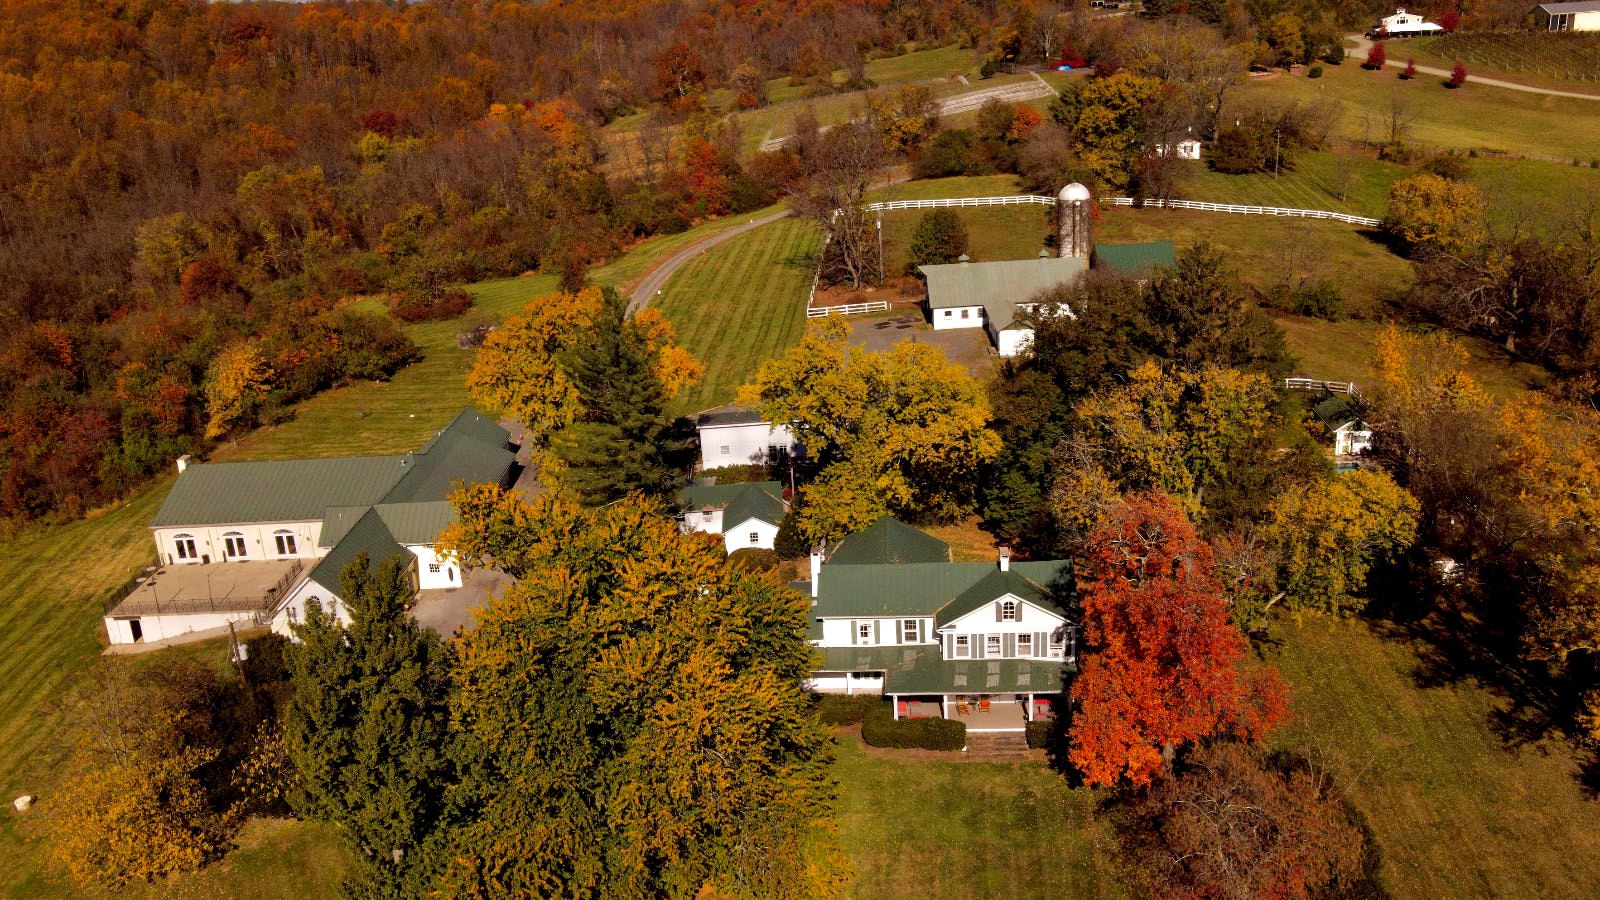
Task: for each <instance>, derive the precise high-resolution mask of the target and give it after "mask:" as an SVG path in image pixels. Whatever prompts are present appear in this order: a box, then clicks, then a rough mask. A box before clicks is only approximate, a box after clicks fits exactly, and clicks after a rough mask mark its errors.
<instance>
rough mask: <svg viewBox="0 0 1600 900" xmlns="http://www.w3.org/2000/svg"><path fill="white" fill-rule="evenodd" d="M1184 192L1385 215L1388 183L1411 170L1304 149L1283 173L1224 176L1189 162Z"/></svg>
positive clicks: (1221, 199)
mask: <svg viewBox="0 0 1600 900" xmlns="http://www.w3.org/2000/svg"><path fill="white" fill-rule="evenodd" d="M1185 170H1186V171H1185V173H1184V177H1183V188H1182V192H1181V194H1180V196H1182V197H1183V198H1184V199H1188V200H1205V201H1208V202H1211V203H1248V204H1252V205H1256V206H1286V207H1290V208H1293V209H1326V210H1331V211H1333V212H1342V213H1350V214H1351V215H1357V216H1372V217H1374V218H1382V217H1383V213H1384V210H1385V209H1386V208H1387V207H1388V205H1389V187H1390V186H1391V185H1393V184H1394V183H1395V182H1396V181H1398V180H1400V179H1401V178H1405V177H1406V176H1407V175H1409V174H1411V172H1410V170H1409V169H1407V168H1406V167H1405V166H1400V165H1396V164H1394V163H1388V162H1381V161H1379V160H1377V159H1375V158H1373V157H1371V156H1369V155H1366V154H1360V153H1346V152H1338V153H1335V152H1328V151H1319V152H1316V153H1306V154H1303V155H1302V156H1300V157H1299V158H1297V159H1296V160H1295V161H1294V167H1293V168H1290V169H1284V170H1283V172H1282V173H1281V174H1279V175H1276V176H1275V175H1273V173H1271V172H1258V173H1252V174H1249V175H1225V174H1223V173H1221V172H1215V171H1212V170H1211V168H1210V167H1209V166H1207V165H1206V164H1205V163H1203V162H1191V163H1186V164H1185Z"/></svg>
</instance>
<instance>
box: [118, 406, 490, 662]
mask: <svg viewBox="0 0 1600 900" xmlns="http://www.w3.org/2000/svg"><path fill="white" fill-rule="evenodd" d="M515 462H516V451H515V450H514V449H513V448H512V446H511V444H510V440H509V435H508V434H507V433H506V431H505V429H503V428H501V427H500V426H499V425H497V424H496V423H495V421H494V420H493V419H491V418H489V417H488V416H485V415H483V414H482V413H479V412H477V411H475V410H471V409H466V410H462V411H461V413H460V414H459V415H457V416H456V417H455V419H454V420H453V421H452V422H451V423H450V424H449V425H448V426H447V427H446V428H444V429H443V430H442V431H440V432H439V433H438V434H436V435H434V437H433V438H432V439H430V440H429V441H428V442H427V444H425V445H424V446H423V447H422V448H421V449H419V450H417V451H416V452H414V453H406V454H402V455H396V456H360V457H345V458H336V459H303V460H273V461H264V462H235V463H190V462H189V461H188V458H187V457H185V458H184V459H183V460H180V461H179V463H178V470H179V473H178V480H177V482H176V483H174V484H173V486H172V490H171V491H170V492H169V493H168V494H167V499H166V501H165V502H163V503H162V505H161V509H160V510H158V511H157V513H156V517H155V520H154V521H153V522H152V523H151V526H150V528H151V532H152V536H153V538H154V540H155V545H156V554H157V557H158V562H159V565H158V567H157V568H156V570H155V571H154V572H153V573H152V574H151V575H149V576H148V577H146V578H144V579H142V580H141V581H140V582H139V583H138V584H137V585H136V586H135V588H134V589H133V591H132V592H131V593H129V594H128V596H126V597H124V598H123V599H122V600H121V601H120V602H118V603H117V604H116V605H115V606H114V607H112V608H111V609H110V610H108V611H107V613H106V616H105V625H106V634H107V635H108V637H109V638H110V640H111V643H113V644H131V643H140V642H144V641H152V642H153V641H159V640H164V639H167V638H171V637H175V636H178V635H181V634H185V633H188V632H194V631H206V630H209V629H214V628H220V627H225V626H227V625H229V624H235V625H263V624H268V623H271V625H272V626H273V629H274V630H275V631H278V632H280V633H284V634H287V633H288V632H289V626H290V625H292V624H293V623H295V622H298V621H301V620H302V619H303V617H304V615H305V608H306V604H307V603H309V602H311V601H316V602H319V603H321V604H322V605H323V607H324V608H325V609H329V610H332V611H334V612H336V613H338V614H340V615H341V616H343V615H344V612H343V610H342V609H340V604H339V592H340V588H339V574H340V573H341V572H342V571H343V570H344V567H345V566H346V565H348V564H349V563H350V562H351V561H353V560H354V559H355V558H356V557H357V556H358V555H360V554H362V553H365V554H367V557H368V559H369V561H370V562H371V564H372V565H373V566H374V567H376V566H377V565H379V564H380V563H382V562H385V561H386V560H389V559H392V558H398V559H401V560H403V561H404V563H405V565H406V567H407V569H408V570H409V571H410V573H411V578H412V583H413V584H414V585H416V587H417V589H418V590H419V591H426V590H452V589H456V588H460V587H461V586H462V584H463V581H464V573H463V572H462V570H461V567H460V565H459V564H458V563H457V562H456V561H455V560H454V559H450V558H448V557H445V556H441V555H439V554H437V553H435V551H434V545H435V543H436V541H437V539H438V536H439V532H441V531H442V530H444V528H445V527H446V526H448V525H449V524H450V523H451V522H452V521H453V519H454V515H455V512H454V508H453V506H452V504H451V503H450V502H449V500H448V499H447V498H448V497H449V495H450V494H451V493H452V492H453V491H454V490H455V489H456V488H457V487H459V486H461V485H466V484H477V483H497V484H507V483H508V482H509V479H510V477H511V475H512V473H513V471H514V469H513V467H514V465H515Z"/></svg>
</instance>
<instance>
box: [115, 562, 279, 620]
mask: <svg viewBox="0 0 1600 900" xmlns="http://www.w3.org/2000/svg"><path fill="white" fill-rule="evenodd" d="M306 562H307V561H306V560H303V559H271V560H250V561H248V562H219V563H198V564H189V565H170V566H162V567H161V568H159V569H156V570H155V572H153V573H151V574H150V576H149V577H148V578H145V579H144V580H143V581H141V582H140V583H139V584H138V586H137V587H135V588H134V589H133V590H132V591H130V592H129V593H128V596H126V597H124V598H123V599H122V600H121V602H119V603H117V604H116V605H115V606H113V607H112V608H111V609H110V610H108V611H107V613H106V614H107V615H110V616H154V615H180V614H195V613H226V612H251V611H257V610H266V609H269V608H271V606H272V605H273V604H274V603H276V602H277V599H278V597H280V596H281V595H282V593H283V591H285V590H287V589H289V588H290V587H292V586H293V584H294V582H295V581H296V580H297V579H298V578H299V577H300V573H301V572H303V571H304V570H305V566H306Z"/></svg>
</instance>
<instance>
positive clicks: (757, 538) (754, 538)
mask: <svg viewBox="0 0 1600 900" xmlns="http://www.w3.org/2000/svg"><path fill="white" fill-rule="evenodd" d="M759 543H761V532H759V531H752V532H750V546H752V547H754V546H755V545H756V544H759Z"/></svg>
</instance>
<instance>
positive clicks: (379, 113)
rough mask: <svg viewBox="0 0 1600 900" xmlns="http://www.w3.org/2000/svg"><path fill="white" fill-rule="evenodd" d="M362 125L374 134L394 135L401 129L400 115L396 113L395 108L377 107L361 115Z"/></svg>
mask: <svg viewBox="0 0 1600 900" xmlns="http://www.w3.org/2000/svg"><path fill="white" fill-rule="evenodd" d="M361 127H362V128H364V129H366V130H367V131H370V132H372V133H373V134H381V135H383V136H384V137H394V135H395V132H396V131H399V130H400V117H399V116H397V115H395V114H394V110H389V109H381V108H380V109H375V110H373V111H372V112H369V113H367V114H366V115H364V116H362V117H361Z"/></svg>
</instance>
